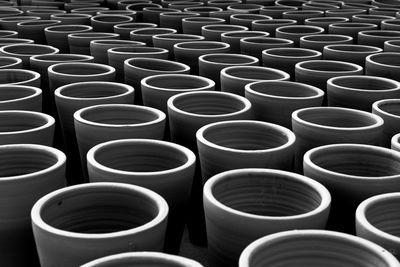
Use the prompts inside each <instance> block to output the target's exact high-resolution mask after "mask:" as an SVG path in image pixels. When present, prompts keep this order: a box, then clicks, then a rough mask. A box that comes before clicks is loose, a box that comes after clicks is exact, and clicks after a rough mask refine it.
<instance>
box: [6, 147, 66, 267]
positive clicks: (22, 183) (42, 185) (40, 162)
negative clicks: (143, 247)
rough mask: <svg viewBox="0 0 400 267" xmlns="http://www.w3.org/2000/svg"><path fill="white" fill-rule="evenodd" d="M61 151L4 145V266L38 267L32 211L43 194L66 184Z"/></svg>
mask: <svg viewBox="0 0 400 267" xmlns="http://www.w3.org/2000/svg"><path fill="white" fill-rule="evenodd" d="M65 160H66V157H65V155H64V153H62V152H61V151H59V150H57V149H54V148H51V147H48V146H43V145H33V144H15V145H2V146H0V165H1V166H2V167H1V169H0V176H1V181H0V184H1V190H0V191H1V197H0V202H1V203H2V205H1V209H0V210H1V213H2V220H1V223H0V233H1V236H2V238H1V239H0V251H1V260H0V263H1V265H4V266H36V264H37V263H38V259H37V254H36V247H35V243H34V240H33V235H32V229H31V220H30V211H31V208H32V206H33V205H34V204H35V202H36V201H37V200H38V199H39V198H41V197H42V196H44V195H46V194H48V193H50V192H52V191H54V190H56V189H59V188H62V187H64V186H65Z"/></svg>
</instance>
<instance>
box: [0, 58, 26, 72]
mask: <svg viewBox="0 0 400 267" xmlns="http://www.w3.org/2000/svg"><path fill="white" fill-rule="evenodd" d="M0 69H22V59H20V58H17V57H7V56H0Z"/></svg>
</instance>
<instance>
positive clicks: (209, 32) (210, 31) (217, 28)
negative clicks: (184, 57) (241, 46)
mask: <svg viewBox="0 0 400 267" xmlns="http://www.w3.org/2000/svg"><path fill="white" fill-rule="evenodd" d="M247 30H248V28H247V27H245V26H240V25H230V24H229V25H219V24H216V25H205V26H203V27H201V35H202V36H204V37H205V38H206V40H208V41H221V34H222V33H224V32H233V31H247Z"/></svg>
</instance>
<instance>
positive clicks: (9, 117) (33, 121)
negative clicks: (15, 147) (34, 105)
mask: <svg viewBox="0 0 400 267" xmlns="http://www.w3.org/2000/svg"><path fill="white" fill-rule="evenodd" d="M51 124H54V120H53V119H52V117H50V116H48V115H45V114H42V113H37V112H30V111H1V112H0V133H1V134H10V133H14V132H24V131H33V130H38V129H39V128H44V127H49V126H50V125H51Z"/></svg>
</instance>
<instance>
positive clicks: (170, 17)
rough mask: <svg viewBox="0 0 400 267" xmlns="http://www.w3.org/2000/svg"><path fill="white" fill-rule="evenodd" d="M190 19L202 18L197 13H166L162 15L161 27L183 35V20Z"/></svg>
mask: <svg viewBox="0 0 400 267" xmlns="http://www.w3.org/2000/svg"><path fill="white" fill-rule="evenodd" d="M190 17H200V14H199V13H195V12H164V13H161V14H160V27H163V28H172V29H175V30H177V33H182V19H184V18H190Z"/></svg>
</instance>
